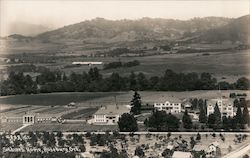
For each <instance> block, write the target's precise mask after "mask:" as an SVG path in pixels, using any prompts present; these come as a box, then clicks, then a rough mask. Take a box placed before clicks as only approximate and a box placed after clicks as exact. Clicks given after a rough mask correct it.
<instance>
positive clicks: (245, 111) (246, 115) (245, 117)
mask: <svg viewBox="0 0 250 158" xmlns="http://www.w3.org/2000/svg"><path fill="white" fill-rule="evenodd" d="M242 115H243V116H242V117H243V118H242V123H243V124H247V125H249V123H250V121H249V119H250V117H249V111H248V108H247V105H245V106H244V109H243V114H242Z"/></svg>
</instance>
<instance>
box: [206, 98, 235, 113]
mask: <svg viewBox="0 0 250 158" xmlns="http://www.w3.org/2000/svg"><path fill="white" fill-rule="evenodd" d="M233 103H234V101H233V99H228V98H218V99H210V100H208V101H207V116H209V115H210V114H213V113H214V107H215V105H216V104H217V105H218V107H219V110H220V113H221V116H227V117H228V116H230V117H233V116H234V108H233Z"/></svg>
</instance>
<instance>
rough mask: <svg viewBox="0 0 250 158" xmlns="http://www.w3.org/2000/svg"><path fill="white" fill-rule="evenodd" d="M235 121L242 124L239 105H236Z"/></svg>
mask: <svg viewBox="0 0 250 158" xmlns="http://www.w3.org/2000/svg"><path fill="white" fill-rule="evenodd" d="M235 121H236V123H237V124H242V122H243V117H242V111H241V107H240V105H238V107H237V111H236V115H235Z"/></svg>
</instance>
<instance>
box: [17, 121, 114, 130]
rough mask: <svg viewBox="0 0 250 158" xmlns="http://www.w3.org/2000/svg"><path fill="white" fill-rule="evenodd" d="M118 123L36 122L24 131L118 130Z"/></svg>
mask: <svg viewBox="0 0 250 158" xmlns="http://www.w3.org/2000/svg"><path fill="white" fill-rule="evenodd" d="M117 129H118V126H116V125H90V124H87V123H81V124H79V123H75V124H74V123H69V124H55V123H53V124H52V123H51V124H44V123H43V124H34V125H31V126H28V127H26V128H24V129H22V131H24V132H28V131H48V132H52V131H62V132H76V131H107V130H117Z"/></svg>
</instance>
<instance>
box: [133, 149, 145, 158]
mask: <svg viewBox="0 0 250 158" xmlns="http://www.w3.org/2000/svg"><path fill="white" fill-rule="evenodd" d="M135 155H136V156H139V157H144V156H145V153H144V151H143V149H142V148H141V147H140V146H138V147H136V149H135Z"/></svg>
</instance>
